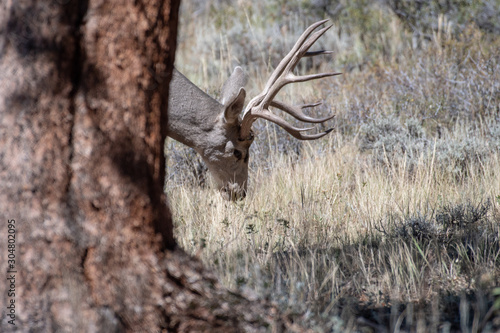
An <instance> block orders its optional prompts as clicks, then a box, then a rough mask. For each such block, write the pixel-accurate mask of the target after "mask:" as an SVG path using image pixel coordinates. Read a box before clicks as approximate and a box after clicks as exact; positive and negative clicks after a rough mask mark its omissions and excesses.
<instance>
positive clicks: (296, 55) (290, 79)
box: [240, 20, 342, 140]
mask: <svg viewBox="0 0 500 333" xmlns="http://www.w3.org/2000/svg"><path fill="white" fill-rule="evenodd" d="M326 21H328V20H323V21H319V22H316V23H314V24H313V25H311V26H310V27H309V28H307V29H306V31H304V33H303V34H302V35H301V36H300V38H299V39H298V40H297V42H296V43H295V45H294V46H293V48H292V50H291V51H290V52H289V53H288V54H287V55H286V56H285V57H284V58H283V60H281V62H280V63H279V65H278V67H276V69H275V70H274V72H273V73H272V74H271V77H270V78H269V81H267V83H266V86H265V87H264V90H263V91H262V92H261V93H260V94H259V95H257V96H256V97H254V98H253V99H252V100H251V101H250V103H248V105H247V107H246V109H245V112H244V114H243V120H242V122H241V130H240V138H241V139H247V138H249V137H250V136H251V129H252V124H253V122H254V121H255V120H257V118H262V119H266V120H269V121H272V122H273V123H275V124H277V125H279V126H281V127H283V129H285V130H286V131H287V132H288V133H290V134H291V135H293V136H294V137H295V138H297V139H299V140H314V139H318V138H321V137H322V136H324V135H326V134H328V133H329V132H330V131H331V129H329V130H327V131H324V132H321V133H318V134H304V133H302V132H304V131H308V130H310V129H313V128H314V127H309V128H296V127H293V126H292V125H290V124H289V123H287V122H286V121H285V120H284V119H283V118H280V117H278V116H277V115H275V114H273V113H272V112H271V111H269V107H270V106H272V107H275V108H278V109H281V110H283V111H285V112H286V113H288V114H290V115H292V116H294V117H295V118H297V119H298V120H301V121H303V122H307V123H322V122H324V121H327V120H329V119H332V118H333V117H334V116H335V115H331V116H328V117H326V118H322V119H316V118H311V117H309V116H307V115H305V114H304V112H302V109H304V108H307V107H314V106H318V105H320V104H321V103H314V104H305V105H301V106H297V105H288V104H285V103H283V102H279V101H275V100H274V97H275V96H276V94H278V92H279V91H280V90H281V88H283V87H284V86H286V85H287V84H289V83H294V82H305V81H310V80H315V79H320V78H324V77H328V76H335V75H339V74H342V73H320V74H311V75H303V76H296V75H294V74H293V70H294V69H295V67H296V66H297V64H298V62H299V60H300V59H301V58H303V57H310V56H315V55H318V54H328V53H332V52H331V51H316V52H307V50H308V49H309V48H310V47H311V46H312V45H313V44H314V43H315V42H316V41H317V40H318V38H319V37H321V35H323V34H324V33H325V32H326V31H327V30H328V29H330V28H331V25H330V26H327V27H325V28H322V29H321V30H318V31H316V32H315V33H314V34H313V33H312V32H313V31H314V30H316V28H317V27H319V26H320V25H322V24H324V23H325V22H326ZM311 34H312V35H311Z"/></svg>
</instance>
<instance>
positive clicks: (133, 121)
mask: <svg viewBox="0 0 500 333" xmlns="http://www.w3.org/2000/svg"><path fill="white" fill-rule="evenodd" d="M178 5H179V4H178V1H175V0H171V1H163V2H162V1H144V0H143V1H135V2H133V1H125V0H106V1H104V0H101V1H98V0H95V1H94V0H90V1H85V0H44V1H36V0H24V1H21V0H16V1H4V2H3V3H2V4H1V5H0V184H1V188H0V221H1V224H0V249H1V251H0V258H1V259H0V271H1V272H2V276H0V295H1V296H0V306H1V309H2V310H1V314H2V316H1V318H0V331H2V332H10V331H24V332H26V331H30V332H40V331H41V332H57V331H60V332H123V331H130V332H160V331H169V332H170V331H171V332H175V331H178V332H193V331H210V332H217V331H219V332H241V331H266V330H274V331H280V330H282V329H283V328H285V327H288V328H290V329H291V328H293V325H292V324H290V323H288V322H287V321H286V320H285V319H284V318H282V317H281V316H280V315H278V314H277V313H276V311H275V310H274V308H273V307H271V306H269V305H267V304H265V303H264V302H260V301H252V302H251V301H249V300H247V299H246V298H243V297H241V296H239V295H236V294H232V293H229V292H228V291H226V290H225V289H224V288H222V287H221V286H220V285H219V284H218V282H217V280H216V279H215V278H214V277H213V276H212V275H211V273H210V272H208V271H207V270H205V269H204V268H203V266H202V265H201V263H200V262H198V261H197V260H196V259H194V258H191V257H189V256H187V255H186V254H185V253H184V252H183V251H182V250H180V249H177V248H176V247H175V241H174V239H173V236H172V222H171V218H170V212H169V211H168V208H167V205H166V201H165V195H164V193H163V186H162V184H163V181H164V170H165V163H164V158H163V141H164V139H165V137H166V110H167V108H166V103H167V100H168V96H167V94H168V82H169V79H170V75H171V71H172V64H173V59H174V52H175V43H176V33H177V31H176V29H177V10H178ZM13 221H15V222H13ZM8 225H11V226H12V225H13V226H14V227H13V228H11V229H15V248H14V249H13V251H11V252H10V253H14V254H15V264H14V265H13V266H9V265H8V264H9V263H11V262H8V259H9V258H8V254H9V252H7V249H8V234H9V233H10V234H12V233H11V231H9V230H11V229H9V228H8ZM11 250H12V248H11ZM8 270H15V273H5V272H7V271H8ZM7 274H11V275H12V274H13V275H14V276H15V279H14V280H15V281H14V289H15V290H14V291H15V296H13V297H11V296H10V295H9V290H10V289H11V288H12V283H11V282H12V281H8V280H7V279H6V278H5V275H7ZM7 277H8V275H7ZM12 300H14V301H15V321H14V322H15V324H16V325H15V326H14V325H12V324H10V323H9V321H10V320H12V316H10V317H9V316H8V315H9V313H10V312H9V311H10V310H9V309H8V308H7V305H9V304H10V302H11V301H12Z"/></svg>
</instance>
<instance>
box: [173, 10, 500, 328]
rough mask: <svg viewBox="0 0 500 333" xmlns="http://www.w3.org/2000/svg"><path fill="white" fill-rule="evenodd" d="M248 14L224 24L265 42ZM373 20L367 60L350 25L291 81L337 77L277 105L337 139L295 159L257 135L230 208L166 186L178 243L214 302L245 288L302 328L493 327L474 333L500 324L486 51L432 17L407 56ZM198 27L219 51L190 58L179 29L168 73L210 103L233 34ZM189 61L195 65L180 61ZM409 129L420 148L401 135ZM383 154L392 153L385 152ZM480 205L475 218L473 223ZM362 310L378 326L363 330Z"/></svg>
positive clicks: (197, 192) (295, 148) (405, 38)
mask: <svg viewBox="0 0 500 333" xmlns="http://www.w3.org/2000/svg"><path fill="white" fill-rule="evenodd" d="M242 3H245V2H242ZM269 3H272V1H270V2H268V4H269ZM187 8H188V9H189V10H193V7H189V6H188V7H187ZM259 8H260V7H258V8H257V9H255V11H256V13H253V14H252V12H251V10H250V9H248V8H247V9H246V10H247V12H242V13H239V14H235V13H233V14H235V15H243V16H246V17H247V23H246V24H247V25H248V26H246V27H245V28H244V29H249V30H251V33H249V34H250V35H252V36H253V37H252V38H256V39H258V40H259V43H264V42H265V41H266V39H265V38H263V36H266V34H268V32H263V31H262V29H264V30H265V29H266V27H265V26H260V25H259V23H258V22H259V20H258V18H256V15H257V16H258V14H259V13H258V11H259V10H261V9H259ZM266 8H267V7H266ZM374 8H375V9H373V7H371V9H370V10H371V11H372V12H375V13H378V14H377V15H375V18H374V20H376V21H377V22H376V23H374V25H375V26H382V27H385V28H384V29H383V31H382V32H380V34H379V35H377V38H376V41H373V43H375V44H374V45H375V49H369V47H370V45H371V44H370V43H369V42H366V40H365V44H364V45H361V44H362V42H361V41H362V40H363V38H361V37H362V35H361V32H360V30H359V27H356V26H348V27H344V28H345V29H346V30H347V31H350V32H352V35H347V34H346V33H341V32H340V30H336V29H337V27H334V28H333V31H334V33H332V34H333V35H334V37H330V38H331V40H328V41H326V42H325V43H326V44H327V45H330V44H331V43H340V44H342V45H343V46H347V49H345V50H339V54H338V55H336V57H335V58H334V59H332V60H331V61H329V60H328V59H325V58H323V59H322V61H323V62H321V61H320V62H319V63H317V64H316V68H315V66H312V68H309V67H307V66H305V67H304V68H303V69H302V70H304V71H307V70H312V71H316V72H317V71H319V70H320V68H322V69H324V70H332V69H333V70H335V69H336V68H337V67H340V66H341V67H342V68H343V70H344V72H345V74H344V75H343V76H342V77H338V78H333V79H328V80H323V81H320V82H314V83H305V84H301V85H300V87H299V86H298V85H292V86H291V87H289V88H288V89H285V90H284V91H283V92H281V93H280V98H281V99H282V100H286V101H291V102H296V103H303V102H304V101H309V102H313V101H318V100H322V101H324V104H325V105H326V106H325V107H324V108H319V110H317V111H312V112H313V114H314V112H318V113H320V114H325V113H329V112H332V111H333V112H335V113H336V114H337V117H336V122H335V125H336V132H333V133H331V134H330V135H329V136H327V137H326V138H324V139H322V140H318V141H315V142H306V143H303V144H300V145H298V144H297V142H296V141H295V140H294V139H293V138H290V137H288V136H287V135H286V134H285V133H284V132H283V131H281V130H276V128H275V127H274V126H270V125H269V124H266V123H265V122H257V123H256V125H257V131H258V133H257V134H258V136H257V141H258V142H256V143H255V144H254V150H253V151H252V156H251V159H253V160H252V163H251V170H250V176H249V179H250V187H249V193H248V196H247V198H246V199H245V200H244V201H240V202H236V203H232V202H227V201H224V200H223V199H222V198H221V196H220V195H219V194H218V193H217V191H216V190H214V189H212V188H211V187H210V186H208V187H203V188H202V187H199V186H195V185H193V184H181V185H178V183H175V182H172V183H171V185H169V184H167V186H166V188H167V193H168V196H169V199H170V204H171V206H172V210H173V214H174V216H175V223H176V225H175V234H176V237H177V241H178V243H179V244H180V246H181V247H182V248H184V249H185V250H186V251H188V252H190V253H192V254H194V255H196V256H199V257H200V258H201V259H202V260H203V261H204V262H205V263H206V264H207V265H208V266H209V267H212V268H213V269H214V270H215V271H216V272H217V274H218V275H219V277H220V279H221V281H222V283H223V284H224V285H226V286H227V287H228V288H233V289H236V288H242V289H243V290H244V291H245V292H247V293H250V290H253V291H252V292H251V293H254V292H255V293H257V294H258V295H259V296H261V297H269V298H270V299H271V300H272V301H274V302H276V303H278V304H279V305H280V306H281V308H282V309H284V310H285V311H298V312H299V313H302V314H304V313H305V315H303V316H302V317H301V318H303V319H304V320H309V321H307V323H308V325H310V326H311V327H319V328H318V329H319V330H322V329H324V330H339V331H342V330H344V331H349V330H356V329H357V328H359V327H360V326H363V327H367V325H368V326H370V327H372V328H373V327H374V326H373V322H374V321H378V323H379V324H380V325H382V326H384V325H386V324H387V325H388V326H384V327H385V328H387V329H389V328H390V330H397V329H399V328H402V327H405V328H406V329H411V330H413V331H417V332H426V331H437V330H438V328H440V329H443V330H445V328H446V327H448V326H446V325H451V326H449V327H453V328H454V329H460V330H463V331H464V330H471V331H479V330H481V329H485V328H488V327H500V323H496V324H495V323H493V324H492V325H493V326H491V325H490V326H488V325H489V323H490V322H491V321H492V318H494V314H495V313H497V314H498V311H497V312H494V308H492V304H493V301H492V300H493V299H494V297H493V295H492V290H493V288H494V287H496V286H499V285H500V246H499V244H498V242H499V239H500V227H499V223H498V222H499V221H500V176H499V172H498V170H500V155H499V154H500V136H499V135H497V137H496V139H495V136H494V134H488V133H490V132H489V131H495V130H497V131H499V133H500V126H498V107H500V106H498V105H497V104H498V103H499V101H500V95H499V94H498V90H499V89H500V86H499V82H500V71H499V70H498V68H499V66H500V64H499V63H498V61H495V59H498V56H499V53H498V52H499V51H498V50H499V49H500V48H498V45H500V39H498V38H493V39H489V40H488V42H485V39H484V35H483V33H482V32H481V31H479V30H478V29H476V28H474V27H471V26H470V27H468V28H466V30H464V31H463V33H462V34H461V35H460V36H459V37H456V36H453V35H452V33H451V30H450V29H451V28H450V22H449V21H448V20H447V19H446V18H445V17H443V16H440V17H439V18H436V20H438V22H437V27H438V29H437V30H436V31H435V32H434V34H433V35H432V37H431V39H430V40H427V39H419V40H418V41H417V42H415V40H412V39H411V38H412V36H411V35H410V34H409V33H408V32H407V31H405V28H404V26H403V24H402V23H401V22H400V21H399V20H398V19H396V18H395V17H394V16H391V15H390V14H388V12H387V11H386V10H384V9H382V8H380V7H379V6H378V5H376V6H375V7H374ZM206 11H207V12H210V10H209V5H207V7H206ZM212 14H213V13H212ZM210 17H211V16H210V15H208V16H207V15H206V13H205V15H202V17H201V18H200V20H198V21H197V22H198V24H203V25H204V29H202V31H203V32H204V35H203V37H204V38H208V39H209V40H210V38H214V39H217V40H219V41H224V42H223V43H220V45H222V46H220V50H222V51H221V52H219V51H220V50H219V49H217V48H216V47H215V46H214V45H215V44H217V43H216V42H214V43H213V44H212V46H213V48H212V49H210V50H207V49H206V48H203V49H201V50H199V51H195V52H193V49H196V45H195V44H196V43H197V42H199V43H201V42H200V39H199V38H201V37H200V36H198V35H199V32H197V29H195V27H194V25H191V24H189V23H186V24H188V26H187V27H184V28H181V29H185V30H184V31H185V34H186V35H184V36H190V37H193V36H194V35H196V36H197V37H195V38H194V37H193V38H194V39H195V41H192V42H191V43H189V42H188V40H189V39H188V38H187V37H183V38H181V41H182V42H181V44H180V49H179V52H178V59H180V60H179V62H178V65H179V66H180V67H181V70H184V72H185V74H187V75H188V77H190V78H192V79H193V81H195V82H196V83H197V84H200V85H201V86H202V87H203V89H205V90H207V91H209V92H210V93H212V92H215V94H216V93H217V91H218V87H220V86H221V84H222V82H223V80H224V79H225V77H227V74H229V72H230V69H231V64H233V63H234V54H236V53H237V51H236V49H235V46H234V45H230V42H229V40H228V37H227V36H225V35H224V33H223V31H224V29H229V28H231V26H230V24H231V22H232V21H231V20H230V19H227V20H228V22H229V23H228V22H225V23H223V24H221V23H220V22H219V23H217V24H219V25H221V26H220V27H219V28H220V30H217V29H215V28H214V24H215V23H214V21H211V20H210ZM292 18H293V17H292ZM217 19H221V18H220V17H218V18H217ZM288 19H289V20H290V22H292V21H293V19H290V18H288ZM365 19H366V18H365ZM184 20H186V19H184ZM184 22H186V21H184ZM290 22H288V23H290ZM293 22H295V21H293ZM233 23H234V22H233ZM217 24H215V25H217ZM270 26H272V25H270ZM198 28H199V27H198ZM296 30H297V31H298V30H300V29H298V28H297V27H292V28H290V30H286V29H285V28H282V31H281V33H282V34H283V33H284V34H286V33H288V32H289V33H290V34H291V35H294V34H298V33H300V31H299V32H298V33H297V31H296ZM216 31H219V34H218V35H217V34H216V33H214V32H216ZM210 34H214V35H210ZM259 36H260V37H259ZM326 38H328V37H326ZM290 39H291V38H290ZM212 40H213V39H212ZM203 42H204V43H205V45H207V43H208V42H207V41H206V40H205V41H203ZM247 42H248V41H247ZM259 43H257V44H259ZM329 43H330V44H329ZM377 43H378V44H377ZM369 44H370V45H369ZM413 44H416V45H417V46H415V45H413ZM252 45H253V44H252ZM259 45H260V44H259ZM266 45H267V44H266ZM377 45H378V46H380V48H378V46H377ZM412 45H413V46H412ZM236 47H238V46H236ZM242 47H247V46H245V45H242ZM372 47H373V45H372ZM267 51H269V50H268V49H266V47H265V46H264V45H263V44H262V45H260V46H259V47H257V50H254V52H257V53H258V55H257V59H261V60H257V62H259V61H260V62H261V63H260V65H259V66H255V62H252V60H251V59H250V60H248V61H249V62H252V64H253V66H249V67H250V68H249V70H248V72H249V73H250V82H249V87H248V89H247V91H248V92H249V93H248V95H250V96H251V95H253V94H255V93H256V92H257V91H258V90H259V87H261V86H262V85H263V84H264V82H265V80H266V79H265V78H266V77H267V76H268V75H269V72H270V69H269V68H268V66H267V65H268V64H267V63H266V62H267V61H270V62H272V61H271V56H269V55H268V54H266V53H265V52H267ZM371 51H373V54H367V53H369V52H371ZM193 54H195V55H199V57H197V58H196V60H193V59H192V58H193ZM367 57H368V58H367ZM353 59H354V60H353ZM243 60H244V59H241V61H243ZM350 61H355V62H357V63H354V64H352V63H350ZM242 66H243V67H245V66H244V64H242ZM332 67H333V68H332ZM271 69H272V68H271ZM186 71H188V72H187V73H186ZM210 73H216V76H214V75H213V74H210ZM388 116H392V117H393V118H389V119H393V120H394V122H395V123H397V124H398V125H397V126H396V127H397V128H396V129H397V131H396V132H394V134H391V133H392V132H387V133H385V132H383V131H382V132H381V133H379V134H377V135H380V137H376V138H373V141H374V143H381V145H379V146H378V148H377V147H376V146H375V145H373V146H370V147H369V148H366V147H365V146H366V144H365V143H364V141H363V140H365V141H366V140H368V139H367V138H368V137H369V136H370V135H371V134H369V132H367V130H366V126H372V125H373V123H375V122H376V121H377V120H378V119H385V118H386V117H388ZM408 120H412V121H415V120H416V123H417V125H418V126H421V127H418V126H417V127H418V128H421V130H422V131H424V132H425V133H426V134H425V135H424V136H423V137H422V136H420V134H411V133H412V132H411V130H410V129H409V128H410V125H408V124H411V122H410V123H408V122H407V121H408ZM405 124H406V125H405ZM398 126H399V127H398ZM405 126H406V127H405ZM411 126H414V125H411ZM405 131H406V132H405ZM367 133H368V134H367ZM384 135H385V136H384ZM390 135H394V136H395V137H394V138H392V139H391V136H390ZM403 137H404V138H403ZM383 140H386V141H383ZM391 140H392V141H391ZM495 140H497V141H495ZM394 142H395V143H396V144H395V146H394V147H396V148H394V147H390V146H386V145H385V144H392V143H394ZM495 144H496V145H497V146H495ZM280 146H284V147H290V150H289V151H288V152H282V151H280V150H279V149H278V147H280ZM169 147H171V148H173V149H178V150H182V149H184V148H182V147H180V146H179V145H176V144H170V146H169ZM380 147H382V148H380ZM401 147H403V148H404V149H402V148H401ZM190 158H191V157H189V158H188V159H190ZM169 163H170V164H172V163H176V161H169ZM176 170H177V169H176ZM185 172H186V173H188V172H190V171H189V170H185ZM467 205H468V206H467ZM460 207H462V208H463V207H468V208H467V209H468V210H467V209H465V208H464V209H462V210H460ZM481 207H487V213H486V214H485V215H481V214H480V212H481ZM453 209H455V211H458V212H459V213H453ZM440 214H441V215H440ZM443 214H444V215H446V214H448V215H450V216H452V215H453V214H455V215H453V216H455V217H457V216H459V215H460V214H462V215H463V216H462V215H460V216H461V217H463V218H464V220H465V221H468V222H467V223H465V222H460V223H459V222H457V221H458V220H457V221H455V222H456V225H455V224H453V225H446V224H443V222H442V221H443V220H442V219H443V218H442V216H444V215H443ZM457 214H458V215H457ZM467 214H468V215H467ZM471 214H472V215H473V214H479V215H478V216H479V218H478V219H476V220H474V219H473V218H472V217H470V216H469V215H471ZM460 216H459V217H460ZM471 221H472V222H471ZM455 222H453V223H455ZM415 226H416V227H418V228H424V229H425V228H430V229H429V230H420V229H418V230H417V231H418V232H417V233H416V234H413V235H410V237H407V236H408V234H404V232H403V231H404V230H407V229H404V228H405V227H407V228H410V227H415ZM402 230H403V231H402ZM405 235H406V236H405ZM370 309H371V310H370ZM377 309H378V310H377ZM369 311H373V312H374V313H378V312H377V311H379V315H380V317H383V316H384V315H386V317H387V318H388V319H387V320H384V319H380V318H379V319H380V320H378V319H374V318H376V317H377V315H374V316H372V315H371V314H370V313H369ZM338 318H341V319H338ZM363 318H368V319H366V320H365V319H363ZM337 319H338V320H337ZM367 322H368V324H366V323H367ZM495 325H497V326H495Z"/></svg>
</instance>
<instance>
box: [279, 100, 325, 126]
mask: <svg viewBox="0 0 500 333" xmlns="http://www.w3.org/2000/svg"><path fill="white" fill-rule="evenodd" d="M320 104H321V102H319V103H312V104H304V105H288V104H286V103H283V102H279V101H272V102H271V106H273V107H275V108H278V109H280V110H283V111H285V112H286V113H288V114H289V115H291V116H293V117H295V118H296V119H298V120H300V121H303V122H306V123H314V124H319V123H324V122H325V121H327V120H330V119H332V118H333V117H335V115H334V114H332V115H330V116H326V117H324V118H312V117H309V116H307V115H306V114H304V112H302V109H305V108H310V107H315V106H318V105H320Z"/></svg>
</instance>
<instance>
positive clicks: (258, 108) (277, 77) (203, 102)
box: [168, 20, 340, 200]
mask: <svg viewBox="0 0 500 333" xmlns="http://www.w3.org/2000/svg"><path fill="white" fill-rule="evenodd" d="M326 21H327V20H323V21H320V22H317V23H314V24H313V25H311V26H310V27H309V28H307V30H306V31H305V32H304V33H303V34H302V35H301V36H300V38H299V39H298V41H297V42H296V43H295V45H294V47H293V48H292V50H291V51H290V52H289V53H288V54H287V55H286V56H285V57H284V58H283V60H282V61H281V62H280V63H279V65H278V66H277V67H276V69H275V70H274V71H273V73H272V74H271V77H270V78H269V80H268V82H267V83H266V86H265V87H264V90H263V91H262V92H261V93H260V94H259V95H257V96H256V97H254V98H253V99H252V100H251V101H250V102H249V103H248V105H247V107H246V108H245V110H244V111H243V106H244V103H245V96H246V92H245V88H244V86H245V84H246V81H247V77H246V75H245V74H244V72H243V70H242V69H241V67H236V68H235V69H234V71H233V73H232V74H231V76H230V77H229V79H228V80H227V81H226V83H225V84H224V86H223V88H222V93H221V98H220V101H216V100H215V99H213V98H211V97H210V96H208V95H207V94H205V93H204V92H203V91H201V90H200V89H199V88H198V87H196V86H195V85H194V84H193V83H192V82H190V81H189V80H188V79H187V78H186V77H184V76H183V75H182V74H181V73H179V72H178V71H176V70H174V73H173V77H172V80H171V82H170V97H169V110H168V136H170V137H171V138H173V139H175V140H177V141H179V142H181V143H183V144H185V145H187V146H189V147H191V148H194V149H195V150H196V151H197V152H198V153H199V154H200V155H201V156H202V158H203V160H204V162H205V163H206V164H207V167H208V169H209V170H210V172H211V174H212V176H213V177H214V179H215V182H216V184H217V186H218V188H219V189H220V191H221V193H222V195H223V196H224V197H225V198H226V199H228V200H235V199H239V198H243V197H245V195H246V190H247V185H248V160H249V149H250V146H251V144H252V142H253V140H254V134H253V132H252V124H253V123H254V121H255V120H257V119H258V118H262V119H265V120H268V121H271V122H273V123H275V124H277V125H279V126H281V127H282V128H283V129H285V130H286V131H287V132H288V133H290V134H291V135H292V136H294V137H295V138H297V139H299V140H315V139H318V138H321V137H322V136H324V135H326V134H328V133H329V132H330V131H331V129H330V130H327V131H324V132H320V133H317V134H305V133H304V132H306V131H308V130H310V129H312V128H313V127H311V128H296V127H293V126H292V125H290V124H289V123H287V122H286V121H285V120H284V119H283V118H280V117H279V116H277V115H275V114H274V113H272V112H271V111H270V107H273V108H277V109H280V110H282V111H284V112H286V113H288V114H290V115H292V116H293V117H295V118H297V119H298V120H300V121H303V122H306V123H322V122H325V121H327V120H329V119H331V118H333V117H334V115H331V116H328V117H326V118H322V119H316V118H311V117H309V116H307V115H306V114H304V112H303V111H302V109H304V108H307V107H314V106H317V105H319V104H320V103H314V104H306V105H301V106H295V105H289V104H286V103H283V102H280V101H277V100H275V99H274V98H275V97H276V95H277V94H278V92H279V91H280V89H281V88H283V87H284V86H285V85H287V84H289V83H294V82H304V81H309V80H314V79H319V78H324V77H329V76H334V75H339V74H340V73H320V74H312V75H304V76H296V75H295V74H293V70H294V69H295V67H296V66H297V64H298V62H299V60H300V59H302V58H303V57H308V56H315V55H319V54H326V53H331V52H329V51H317V52H307V51H308V50H309V48H310V47H311V46H312V45H313V44H314V43H315V42H316V40H317V39H318V38H319V37H321V35H323V34H324V33H325V32H326V31H327V30H328V29H329V28H330V27H331V26H328V27H325V28H322V29H320V30H318V31H316V32H314V31H315V30H316V29H317V28H318V27H319V26H320V25H322V24H324V23H325V22H326Z"/></svg>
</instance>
